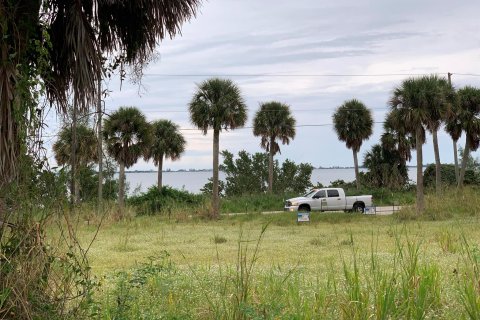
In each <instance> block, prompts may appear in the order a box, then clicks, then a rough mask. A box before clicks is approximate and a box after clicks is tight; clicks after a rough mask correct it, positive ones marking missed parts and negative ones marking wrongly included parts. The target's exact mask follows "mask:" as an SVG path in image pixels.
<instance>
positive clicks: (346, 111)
mask: <svg viewBox="0 0 480 320" xmlns="http://www.w3.org/2000/svg"><path fill="white" fill-rule="evenodd" d="M333 123H334V126H335V132H336V133H337V136H338V139H340V140H341V141H344V142H345V143H346V145H347V148H349V149H352V151H353V162H354V165H355V179H356V182H357V189H359V188H360V179H359V174H358V158H357V154H358V151H360V147H361V146H362V143H363V140H367V139H368V138H369V137H370V136H371V135H372V130H373V118H372V113H371V112H370V110H369V109H368V108H367V107H366V106H365V105H364V104H363V103H362V102H360V101H358V100H356V99H352V100H349V101H345V102H344V103H343V104H342V105H341V106H340V107H338V108H337V110H336V111H335V113H334V114H333Z"/></svg>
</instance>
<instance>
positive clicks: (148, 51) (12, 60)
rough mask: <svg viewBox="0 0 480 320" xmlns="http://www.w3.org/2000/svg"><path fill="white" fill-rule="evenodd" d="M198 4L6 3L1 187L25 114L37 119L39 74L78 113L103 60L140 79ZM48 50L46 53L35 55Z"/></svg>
mask: <svg viewBox="0 0 480 320" xmlns="http://www.w3.org/2000/svg"><path fill="white" fill-rule="evenodd" d="M200 3H201V0H176V1H154V0H146V1H137V0H123V1H100V0H91V1H83V0H82V1H80V0H79V1H72V0H51V1H50V0H49V1H47V0H15V1H0V17H1V22H2V23H1V24H0V34H1V35H2V41H1V42H0V61H1V63H0V106H2V107H1V109H0V128H2V129H1V130H0V188H1V187H2V186H3V185H4V184H5V183H9V182H10V181H12V179H13V177H14V176H15V171H16V168H17V165H16V159H17V158H18V156H19V152H20V150H21V144H23V143H24V139H25V137H24V136H23V132H24V131H25V130H24V128H23V124H22V123H21V120H20V119H24V118H31V119H32V118H33V119H35V115H36V114H35V108H36V107H37V106H38V105H39V104H38V103H37V102H38V101H36V98H35V94H32V93H33V92H35V93H36V92H37V91H36V90H37V89H36V88H37V87H38V79H42V78H43V79H44V80H45V81H44V84H45V85H46V91H47V94H46V96H47V98H48V99H49V100H50V102H52V103H55V104H56V106H57V107H58V110H59V111H61V112H65V107H66V105H67V103H68V102H69V101H70V95H69V93H70V92H73V99H72V100H73V103H74V104H75V105H78V106H79V111H81V112H82V111H85V110H87V109H88V108H89V107H90V106H92V105H95V101H97V95H98V91H97V83H98V82H99V81H100V80H101V72H100V70H101V68H102V63H103V61H102V57H107V58H108V60H109V61H112V62H115V63H114V64H116V65H122V66H124V65H127V66H132V67H133V68H132V69H133V71H134V74H135V75H136V76H141V74H142V72H141V70H142V66H144V65H145V64H147V63H148V62H149V61H150V59H151V56H152V53H153V52H154V51H155V48H156V46H157V44H158V43H159V42H160V41H161V40H163V39H164V38H165V37H170V38H173V37H174V36H175V35H177V34H179V33H180V31H181V30H180V29H181V26H182V24H183V23H184V22H186V21H188V20H190V19H191V18H192V17H194V16H195V14H196V12H197V9H198V7H199V5H200ZM126 17H128V19H127V18H126ZM42 39H48V40H47V41H43V40H42ZM33 40H35V41H33ZM37 40H39V41H37ZM38 46H43V47H42V48H38ZM45 51H48V54H43V53H42V54H32V52H37V53H38V52H45ZM19 79H24V80H25V81H19ZM20 97H22V101H21V103H20V104H18V102H20V101H19V98H20ZM17 105H21V106H22V107H21V108H20V109H19V108H17ZM31 110H33V112H31Z"/></svg>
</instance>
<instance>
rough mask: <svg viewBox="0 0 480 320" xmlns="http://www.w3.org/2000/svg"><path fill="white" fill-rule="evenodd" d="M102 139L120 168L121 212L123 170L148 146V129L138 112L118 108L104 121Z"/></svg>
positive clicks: (119, 202) (130, 108) (123, 185)
mask: <svg viewBox="0 0 480 320" xmlns="http://www.w3.org/2000/svg"><path fill="white" fill-rule="evenodd" d="M103 138H104V140H105V144H106V145H107V151H108V153H109V155H110V156H111V157H112V158H114V159H115V160H116V161H117V162H118V164H119V166H120V174H119V192H118V204H119V206H120V211H121V212H123V207H124V198H125V168H130V167H131V166H133V165H134V164H135V163H136V162H137V160H138V158H140V157H141V156H142V155H143V154H144V153H145V149H146V148H147V147H149V146H150V128H149V125H148V123H147V121H146V120H145V116H144V115H143V113H142V112H141V111H140V110H138V109H137V108H135V107H120V108H119V109H118V110H117V111H115V112H114V113H112V114H111V115H110V117H109V118H107V119H105V122H104V130H103Z"/></svg>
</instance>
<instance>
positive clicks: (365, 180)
mask: <svg viewBox="0 0 480 320" xmlns="http://www.w3.org/2000/svg"><path fill="white" fill-rule="evenodd" d="M363 165H364V167H366V168H367V169H368V172H366V173H365V175H364V176H363V177H362V179H361V180H362V184H365V185H366V186H370V187H374V188H388V189H390V190H399V189H402V188H403V187H404V186H405V185H406V183H407V181H408V172H407V166H406V165H405V161H403V159H402V157H401V155H400V153H399V152H398V151H397V150H391V149H386V148H383V147H382V146H381V145H378V144H376V145H374V146H373V147H372V149H371V150H370V151H368V152H367V153H366V154H365V158H364V160H363Z"/></svg>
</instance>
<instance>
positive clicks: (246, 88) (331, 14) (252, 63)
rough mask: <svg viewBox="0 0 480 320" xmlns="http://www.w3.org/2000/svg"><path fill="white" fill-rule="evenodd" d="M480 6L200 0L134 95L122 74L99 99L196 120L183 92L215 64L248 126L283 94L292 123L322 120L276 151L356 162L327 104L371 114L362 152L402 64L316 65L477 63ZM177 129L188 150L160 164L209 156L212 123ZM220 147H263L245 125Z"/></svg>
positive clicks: (446, 153)
mask: <svg viewBox="0 0 480 320" xmlns="http://www.w3.org/2000/svg"><path fill="white" fill-rule="evenodd" d="M327 2H328V4H327ZM479 12H480V1H478V0H465V1H445V0H404V1H393V0H371V1H353V0H337V1H318V0H297V1H285V0H261V1H259V0H210V1H208V2H207V1H206V2H204V4H203V6H202V7H201V10H200V12H199V14H198V16H197V18H196V19H194V20H192V21H190V23H187V24H185V25H184V27H183V30H182V33H183V34H182V36H179V37H177V38H175V39H173V40H168V41H164V42H163V43H161V44H160V45H159V46H158V53H159V59H158V60H157V61H156V62H155V63H153V64H152V65H150V66H149V67H148V68H147V69H146V70H145V73H146V75H145V77H144V78H143V85H144V89H142V90H140V91H141V94H140V95H139V88H138V86H136V85H133V84H130V83H128V82H124V83H123V85H122V88H121V90H120V85H119V82H118V79H112V80H110V81H109V82H108V84H107V83H106V85H108V89H109V90H111V91H112V92H111V94H110V96H109V97H108V99H107V101H106V109H107V112H112V111H114V110H115V109H117V108H118V107H119V106H122V105H132V106H136V107H138V108H139V109H140V110H142V111H143V112H144V113H145V114H146V116H147V118H148V120H156V119H161V118H163V119H170V120H173V121H174V122H176V123H178V124H179V125H180V127H181V128H185V129H188V128H193V126H192V124H191V123H190V121H189V114H188V112H187V110H188V109H187V104H188V102H189V101H190V99H191V97H192V95H193V93H194V92H195V90H196V85H197V83H199V82H201V81H202V80H205V79H206V78H208V77H209V76H211V75H221V76H225V77H228V78H231V79H232V80H233V81H235V82H236V83H237V84H238V86H239V87H240V89H241V91H242V94H243V96H244V98H245V100H246V102H247V105H248V115H249V118H248V121H247V125H246V126H247V127H250V126H251V123H252V118H253V116H254V113H255V111H256V110H257V109H258V107H259V102H266V101H270V100H278V101H281V102H284V103H287V104H289V105H290V106H291V110H292V111H293V115H294V116H295V118H296V119H297V124H298V125H321V126H307V127H298V128H297V135H296V137H295V139H294V140H293V142H292V143H291V144H290V145H286V146H282V147H281V151H282V153H281V155H278V156H277V158H278V159H279V160H280V161H283V160H284V159H286V158H288V159H291V160H293V161H295V162H309V163H311V164H312V165H313V166H315V167H317V166H324V167H328V166H353V157H352V153H351V151H350V150H348V149H347V148H346V146H345V144H344V143H342V142H340V141H338V139H337V136H336V134H335V132H334V130H333V126H332V125H331V124H332V113H333V112H334V110H335V108H336V107H338V106H339V105H341V104H342V103H343V102H344V101H345V100H347V99H351V98H357V99H359V100H361V101H363V102H364V103H365V104H366V105H367V106H368V107H369V108H370V109H371V110H372V112H373V116H374V121H376V122H378V123H376V124H375V127H374V133H373V135H372V136H371V138H370V139H369V140H368V141H366V142H364V144H363V146H362V148H361V151H360V154H361V156H360V159H362V160H363V154H364V152H366V151H367V150H369V149H370V147H371V146H372V145H373V144H376V143H378V142H379V139H380V135H381V134H382V124H381V123H380V122H382V121H383V119H384V116H385V113H386V112H387V110H388V108H387V101H388V99H389V96H390V94H391V91H392V89H393V88H394V86H396V85H398V84H400V83H401V81H402V80H403V79H404V78H406V76H404V75H397V76H386V75H385V76H363V77H361V76H331V77H327V76H318V75H379V74H380V75H381V74H423V73H440V74H442V75H445V76H446V73H447V72H452V73H474V74H479V73H480V33H479V19H478V13H479ZM166 75H170V76H166ZM172 75H178V76H172ZM241 75H243V76H241ZM264 75H268V76H264ZM280 75H289V76H280ZM313 75H317V76H313ZM452 81H453V84H454V85H455V86H456V87H462V86H464V85H466V84H469V85H473V86H478V87H480V77H475V76H466V75H458V74H454V75H453V77H452ZM51 128H55V124H52V125H51ZM182 132H183V134H184V135H185V137H186V140H187V148H186V152H185V153H184V154H183V156H182V158H181V159H180V160H179V161H176V162H170V161H167V162H166V163H165V164H164V169H168V168H169V169H172V170H176V169H189V168H197V169H210V168H212V135H211V134H208V135H206V136H204V135H202V133H201V132H200V131H198V130H183V131H182ZM427 139H428V142H427V144H426V145H425V146H424V162H425V163H432V162H433V161H434V156H433V147H432V144H431V136H428V138H427ZM463 139H464V137H462V138H461V144H463ZM439 144H440V156H441V161H442V162H444V163H451V162H453V149H452V142H451V139H450V138H449V136H448V135H447V134H445V133H444V131H443V130H442V131H441V132H440V133H439ZM220 149H221V150H224V149H227V150H229V151H230V152H233V153H237V152H238V151H240V150H246V151H248V152H252V153H253V152H261V151H262V149H261V148H260V139H259V138H256V137H254V136H253V134H252V129H250V128H244V129H238V130H235V131H231V132H223V133H221V135H220ZM475 156H478V153H477V154H475ZM410 164H411V165H415V158H414V159H413V160H412V162H411V163H410ZM145 169H154V166H153V164H152V163H151V162H150V163H146V162H144V161H143V160H140V161H139V162H138V163H137V164H136V165H135V166H133V167H131V168H130V170H145Z"/></svg>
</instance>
